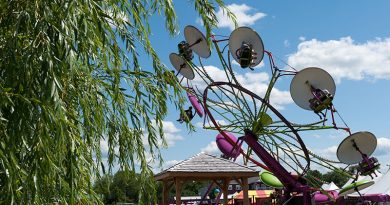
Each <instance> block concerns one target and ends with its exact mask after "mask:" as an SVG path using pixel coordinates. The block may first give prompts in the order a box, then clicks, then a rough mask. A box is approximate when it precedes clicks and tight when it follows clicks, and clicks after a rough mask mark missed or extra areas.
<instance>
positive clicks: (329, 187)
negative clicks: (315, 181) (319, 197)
mask: <svg viewBox="0 0 390 205" xmlns="http://www.w3.org/2000/svg"><path fill="white" fill-rule="evenodd" d="M321 188H322V189H323V190H328V191H333V190H338V189H340V188H339V187H338V186H337V185H336V184H335V183H333V182H330V183H328V184H323V185H322V186H321Z"/></svg>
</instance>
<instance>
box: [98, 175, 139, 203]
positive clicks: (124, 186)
mask: <svg viewBox="0 0 390 205" xmlns="http://www.w3.org/2000/svg"><path fill="white" fill-rule="evenodd" d="M140 187H141V186H140V184H139V175H138V174H133V173H130V172H125V171H118V172H117V173H116V174H115V175H114V176H111V175H106V176H104V177H102V178H101V179H99V180H97V181H96V182H95V184H94V190H95V192H96V193H97V194H98V195H100V197H101V198H102V200H103V202H104V204H107V205H111V204H116V203H118V202H135V203H138V201H139V193H140V190H141V189H140Z"/></svg>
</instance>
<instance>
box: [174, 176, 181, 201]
mask: <svg viewBox="0 0 390 205" xmlns="http://www.w3.org/2000/svg"><path fill="white" fill-rule="evenodd" d="M181 185H182V181H181V180H180V178H175V189H176V205H181V187H182V186H181Z"/></svg>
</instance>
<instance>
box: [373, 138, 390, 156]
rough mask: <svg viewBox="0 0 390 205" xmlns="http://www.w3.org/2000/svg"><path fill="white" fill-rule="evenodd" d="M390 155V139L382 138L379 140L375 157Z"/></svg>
mask: <svg viewBox="0 0 390 205" xmlns="http://www.w3.org/2000/svg"><path fill="white" fill-rule="evenodd" d="M388 154H390V139H389V138H385V137H380V138H378V139H377V147H376V150H375V152H374V154H373V155H374V156H383V155H388Z"/></svg>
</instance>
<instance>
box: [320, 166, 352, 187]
mask: <svg viewBox="0 0 390 205" xmlns="http://www.w3.org/2000/svg"><path fill="white" fill-rule="evenodd" d="M323 179H324V181H326V182H328V183H330V182H334V183H335V184H336V185H337V186H338V187H342V186H343V185H344V184H345V183H346V182H347V181H348V179H349V177H348V176H347V175H345V174H343V172H341V171H338V170H334V171H331V172H327V173H325V174H324V175H323Z"/></svg>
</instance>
